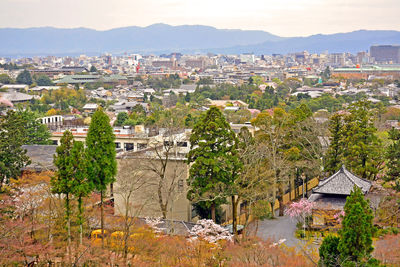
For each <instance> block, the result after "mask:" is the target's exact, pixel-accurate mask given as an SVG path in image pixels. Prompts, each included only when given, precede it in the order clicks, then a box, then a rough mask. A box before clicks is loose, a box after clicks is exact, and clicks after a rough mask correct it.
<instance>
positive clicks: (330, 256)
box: [319, 235, 340, 267]
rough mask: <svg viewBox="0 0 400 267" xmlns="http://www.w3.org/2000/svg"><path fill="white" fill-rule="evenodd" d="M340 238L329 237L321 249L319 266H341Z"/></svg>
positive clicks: (323, 242) (325, 239)
mask: <svg viewBox="0 0 400 267" xmlns="http://www.w3.org/2000/svg"><path fill="white" fill-rule="evenodd" d="M339 242H340V237H338V236H333V235H328V236H327V237H325V238H324V240H323V241H322V244H321V246H320V247H319V265H320V266H326V267H337V266H340V252H339V250H338V245H339Z"/></svg>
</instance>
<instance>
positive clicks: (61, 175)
mask: <svg viewBox="0 0 400 267" xmlns="http://www.w3.org/2000/svg"><path fill="white" fill-rule="evenodd" d="M73 139H74V137H73V135H72V133H71V132H70V131H68V130H67V131H65V132H64V134H63V136H62V137H61V140H60V145H59V146H58V147H57V149H56V155H54V160H53V162H54V165H55V166H56V167H57V171H56V174H55V176H53V177H52V178H51V181H50V183H51V191H52V192H53V193H56V194H64V195H65V217H66V221H67V225H66V228H67V234H68V254H69V258H70V262H71V206H70V195H71V193H72V188H73V183H72V181H73V177H74V172H73V167H72V162H73V160H74V159H73V158H72V157H71V150H72V146H73Z"/></svg>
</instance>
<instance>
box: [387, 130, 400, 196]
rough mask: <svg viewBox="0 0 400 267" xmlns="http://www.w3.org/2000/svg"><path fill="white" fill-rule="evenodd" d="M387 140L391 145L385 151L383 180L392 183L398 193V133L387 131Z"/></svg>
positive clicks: (399, 160)
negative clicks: (385, 168)
mask: <svg viewBox="0 0 400 267" xmlns="http://www.w3.org/2000/svg"><path fill="white" fill-rule="evenodd" d="M389 140H391V141H392V143H391V144H390V145H389V146H388V148H387V151H386V160H387V165H386V166H387V168H388V170H387V172H386V176H385V180H386V181H388V182H393V183H394V184H393V187H394V189H396V190H397V191H400V131H399V130H397V129H395V128H392V129H391V130H390V131H389Z"/></svg>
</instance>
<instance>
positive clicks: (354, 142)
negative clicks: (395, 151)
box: [343, 100, 383, 179]
mask: <svg viewBox="0 0 400 267" xmlns="http://www.w3.org/2000/svg"><path fill="white" fill-rule="evenodd" d="M349 110H350V115H348V116H346V117H345V126H344V131H343V133H344V136H345V137H344V139H343V144H344V148H343V156H344V159H345V164H346V166H348V167H349V168H350V169H351V170H352V171H353V172H354V173H355V174H357V175H360V176H361V177H363V178H367V179H374V178H375V177H376V175H377V174H378V172H379V170H380V168H381V167H382V162H383V152H382V142H381V140H380V139H379V138H378V137H377V136H376V132H377V129H376V128H375V126H374V121H373V114H372V112H371V110H370V102H369V101H367V100H360V101H358V102H356V103H354V104H352V105H351V106H350V109H349Z"/></svg>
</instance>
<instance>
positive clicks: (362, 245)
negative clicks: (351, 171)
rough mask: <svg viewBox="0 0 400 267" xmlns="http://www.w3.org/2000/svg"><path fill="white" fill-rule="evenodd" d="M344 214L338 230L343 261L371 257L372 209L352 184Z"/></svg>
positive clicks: (359, 260) (361, 259)
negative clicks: (340, 227)
mask: <svg viewBox="0 0 400 267" xmlns="http://www.w3.org/2000/svg"><path fill="white" fill-rule="evenodd" d="M344 212H345V216H344V218H343V222H342V227H343V228H342V229H341V230H340V232H339V234H340V237H341V238H340V242H339V245H338V250H339V252H340V256H341V260H342V262H343V263H350V262H354V263H362V262H367V261H368V260H369V259H370V258H371V252H372V251H373V247H372V235H373V233H374V232H375V227H374V226H373V224H372V219H373V215H372V210H371V208H370V207H369V203H368V201H367V200H365V199H364V195H363V193H362V192H361V189H360V188H358V187H357V186H354V188H353V191H352V192H351V194H350V196H349V197H347V199H346V204H345V206H344Z"/></svg>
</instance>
